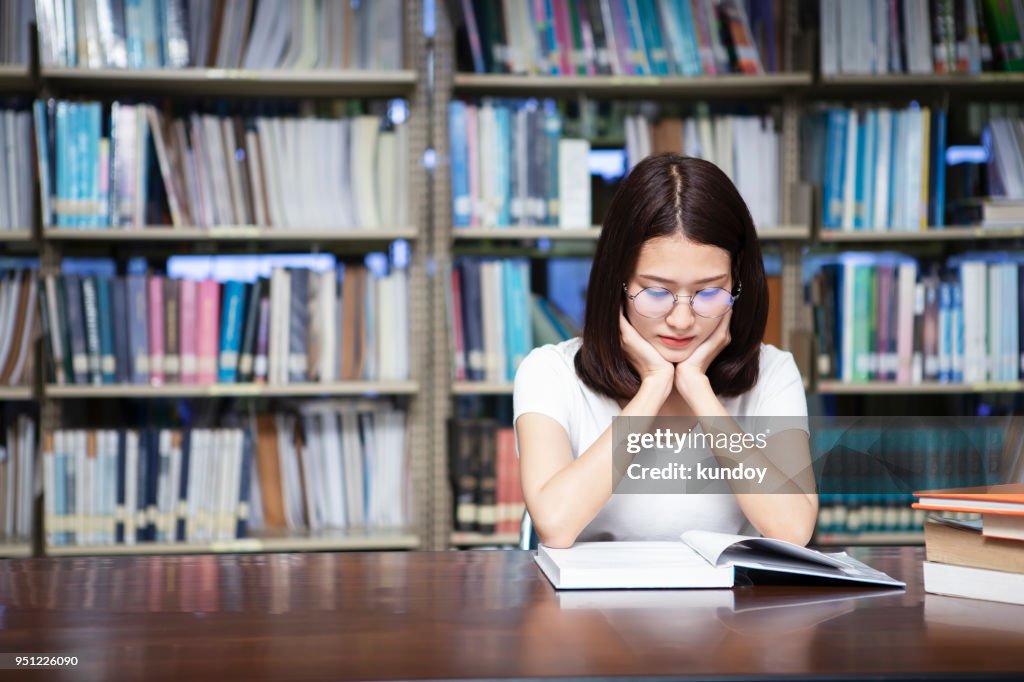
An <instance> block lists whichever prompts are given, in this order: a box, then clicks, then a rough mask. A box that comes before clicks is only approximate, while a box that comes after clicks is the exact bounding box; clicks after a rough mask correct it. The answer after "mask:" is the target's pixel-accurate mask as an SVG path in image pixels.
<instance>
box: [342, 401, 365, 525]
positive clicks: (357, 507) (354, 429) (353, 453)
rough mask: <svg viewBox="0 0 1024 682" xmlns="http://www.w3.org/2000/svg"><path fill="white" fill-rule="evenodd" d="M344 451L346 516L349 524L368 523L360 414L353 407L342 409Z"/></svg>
mask: <svg viewBox="0 0 1024 682" xmlns="http://www.w3.org/2000/svg"><path fill="white" fill-rule="evenodd" d="M341 438H342V453H343V456H344V464H345V473H344V477H345V517H346V520H347V521H348V526H349V527H353V526H362V525H363V524H365V523H366V514H365V500H364V495H363V491H364V490H365V485H366V479H365V477H364V470H363V445H362V442H361V440H360V437H359V416H358V415H357V414H356V411H355V409H354V408H352V407H347V408H344V409H342V410H341Z"/></svg>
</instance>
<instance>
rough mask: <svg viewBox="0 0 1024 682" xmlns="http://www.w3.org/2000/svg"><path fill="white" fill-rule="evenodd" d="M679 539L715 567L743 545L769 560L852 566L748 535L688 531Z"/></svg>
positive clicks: (787, 544)
mask: <svg viewBox="0 0 1024 682" xmlns="http://www.w3.org/2000/svg"><path fill="white" fill-rule="evenodd" d="M680 537H682V539H683V542H685V543H686V544H687V545H689V546H690V547H692V548H693V549H694V550H696V552H697V553H698V554H700V555H701V556H702V557H704V558H705V559H706V560H707V561H708V563H710V564H712V565H714V566H718V565H719V562H720V561H721V560H722V555H723V554H724V553H725V552H726V551H727V550H729V549H730V548H731V547H732V546H733V545H737V544H740V543H742V545H743V546H744V547H745V548H747V549H750V550H757V551H758V553H759V554H763V558H764V560H766V561H770V560H771V559H772V558H773V557H778V558H782V557H790V558H793V559H799V560H801V561H808V562H811V563H813V564H820V565H822V566H832V567H833V568H846V567H847V566H848V565H849V564H847V563H846V562H844V561H842V560H840V559H838V558H836V557H834V556H832V555H828V554H823V553H821V552H817V551H815V550H813V549H807V548H806V547H800V546H799V545H794V544H793V543H792V542H786V541H784V540H773V539H771V538H755V537H751V536H749V535H730V534H728V533H716V532H713V531H707V530H688V531H686V532H685V533H683V534H682V535H681V536H680ZM747 555H748V552H746V551H745V552H744V556H747Z"/></svg>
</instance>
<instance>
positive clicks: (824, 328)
mask: <svg viewBox="0 0 1024 682" xmlns="http://www.w3.org/2000/svg"><path fill="white" fill-rule="evenodd" d="M816 261H817V262H816V263H814V264H812V265H811V267H810V270H811V271H812V273H813V274H811V275H810V279H809V285H808V287H807V296H808V300H809V301H810V302H811V303H812V304H813V313H814V329H815V335H816V341H817V369H818V372H819V374H820V376H822V377H824V378H834V379H840V380H842V381H844V382H858V381H870V380H884V381H896V382H898V383H908V384H917V383H921V382H922V381H938V382H942V383H960V382H967V383H975V382H1015V381H1018V380H1020V379H1024V344H1022V341H1024V296H1021V295H1020V287H1021V283H1022V282H1024V254H1022V253H1020V252H990V253H974V252H968V253H965V254H961V255H958V256H955V257H953V258H951V259H950V260H949V262H948V263H947V267H946V269H945V272H940V271H938V270H935V269H933V270H932V271H931V272H922V266H921V265H920V264H919V263H918V262H917V261H916V260H914V259H913V258H911V257H909V256H904V255H901V254H893V253H882V254H870V253H859V252H848V253H844V254H840V255H836V256H822V257H820V258H818V259H816Z"/></svg>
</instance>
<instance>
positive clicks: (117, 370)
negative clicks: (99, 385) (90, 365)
mask: <svg viewBox="0 0 1024 682" xmlns="http://www.w3.org/2000/svg"><path fill="white" fill-rule="evenodd" d="M110 311H111V315H112V317H111V318H110V319H111V320H114V321H116V322H117V329H116V330H115V332H114V335H113V336H114V383H117V384H127V383H130V382H131V380H132V375H131V338H130V337H131V335H130V332H129V330H128V329H127V328H126V327H125V325H124V321H125V320H127V319H128V286H127V282H126V281H125V279H124V277H111V278H110Z"/></svg>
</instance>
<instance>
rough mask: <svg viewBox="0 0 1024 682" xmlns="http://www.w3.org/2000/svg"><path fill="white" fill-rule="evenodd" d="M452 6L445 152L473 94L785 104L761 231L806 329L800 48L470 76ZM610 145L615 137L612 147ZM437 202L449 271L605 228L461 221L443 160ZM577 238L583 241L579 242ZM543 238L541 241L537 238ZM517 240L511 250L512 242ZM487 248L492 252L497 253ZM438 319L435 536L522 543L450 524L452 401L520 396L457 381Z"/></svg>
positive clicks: (793, 324)
mask: <svg viewBox="0 0 1024 682" xmlns="http://www.w3.org/2000/svg"><path fill="white" fill-rule="evenodd" d="M447 9H448V8H447V6H444V4H443V3H439V5H438V20H437V31H438V33H437V38H436V45H437V55H436V58H435V63H436V65H437V75H436V78H435V83H436V87H437V95H436V97H435V102H436V104H435V111H436V112H438V113H437V114H436V115H435V120H436V121H439V123H436V124H435V127H434V133H435V138H434V140H435V147H436V148H437V149H438V150H439V151H440V153H441V154H444V152H445V151H446V150H448V149H449V137H448V132H449V131H448V128H447V125H446V119H447V115H446V112H447V111H448V104H449V103H450V102H451V101H452V100H453V99H456V98H462V97H469V98H476V97H494V98H507V97H522V98H538V99H539V98H552V99H558V100H565V101H570V102H571V101H576V102H585V101H588V100H591V99H593V100H603V99H616V100H618V99H621V100H626V101H641V100H657V101H664V100H677V101H681V102H687V101H693V100H698V99H701V100H712V101H715V102H718V101H725V102H730V101H744V102H746V101H750V100H759V101H764V102H769V103H771V105H772V106H773V107H775V109H776V110H777V112H778V114H777V118H776V121H777V124H778V126H779V130H780V134H781V143H780V145H779V156H780V185H781V191H780V196H779V217H780V218H781V220H780V224H779V225H776V226H773V227H767V228H761V229H759V236H760V237H761V239H762V240H763V241H764V242H766V243H771V245H772V246H771V248H772V249H773V251H774V252H776V253H778V254H779V255H780V257H781V261H782V279H783V290H784V291H785V292H787V295H786V297H785V300H784V302H783V305H782V306H781V308H782V310H781V313H782V317H783V320H784V321H783V329H784V330H789V329H796V328H799V327H800V326H801V322H802V320H803V316H804V314H805V311H804V310H803V305H802V302H801V301H800V293H799V292H800V287H799V283H800V277H801V275H800V249H801V248H802V246H803V245H804V244H806V243H808V242H809V241H811V237H812V225H811V223H810V221H809V218H810V215H809V206H808V207H802V206H799V205H797V202H798V201H799V200H800V199H799V197H800V193H799V192H798V191H795V190H796V189H797V185H798V165H797V164H798V158H799V147H798V144H797V137H798V122H799V112H800V96H801V95H802V94H803V93H805V92H806V91H807V90H808V89H810V88H811V87H813V85H814V76H813V74H812V72H811V70H810V68H809V65H807V66H808V68H803V67H804V65H803V64H801V65H800V66H798V67H794V61H796V60H795V59H794V55H795V51H793V50H788V49H785V50H784V52H783V57H782V61H781V63H780V67H782V68H784V69H785V70H784V71H782V72H780V73H767V74H764V75H759V76H746V75H733V74H730V75H724V76H718V77H708V76H700V77H664V76H594V75H591V76H575V75H572V76H566V75H562V76H542V75H509V74H480V73H462V72H457V71H456V66H455V46H454V36H453V33H452V24H451V22H450V20H449V18H448V17H447V16H446V14H447ZM796 21H797V17H796V14H795V5H789V3H787V11H786V13H785V18H784V19H783V22H784V25H783V26H781V27H780V34H782V35H783V38H782V39H783V44H784V45H787V44H788V43H787V41H790V40H792V39H793V37H794V36H795V33H796V30H797V25H796ZM594 143H595V144H600V145H601V146H612V147H616V146H622V145H623V141H622V140H619V141H616V140H601V141H600V142H598V141H595V142H594ZM606 143H607V144H606ZM435 182H436V184H435V187H436V189H435V196H436V200H435V202H434V225H435V230H434V242H433V248H434V252H435V254H437V260H438V263H439V266H440V268H439V269H440V270H441V271H442V272H445V271H446V268H449V267H450V266H451V265H452V264H453V263H454V262H455V256H456V255H457V254H459V255H474V256H476V255H480V256H486V255H488V254H489V253H490V254H491V255H494V256H498V257H501V256H517V257H527V258H543V257H545V256H548V255H552V253H554V252H555V251H557V252H558V255H563V252H564V254H565V255H568V254H570V253H571V255H574V256H575V255H580V254H582V255H587V253H589V252H592V251H590V249H589V247H590V244H591V243H593V242H595V241H596V240H597V239H598V237H599V236H600V226H599V225H594V226H591V227H589V228H581V229H560V228H557V227H555V228H551V227H497V228H481V227H462V226H460V227H454V224H453V214H452V206H451V173H450V166H449V165H448V164H444V163H442V164H440V165H439V166H438V169H437V171H436V181H435ZM546 240H550V241H551V242H552V243H560V244H561V245H562V246H565V249H561V248H559V249H554V250H553V251H550V252H549V251H548V250H546V249H544V250H536V249H534V250H532V251H531V249H530V247H529V246H528V245H526V244H525V242H538V243H540V242H543V241H546ZM517 241H518V242H524V244H523V245H521V246H520V247H518V248H517V247H511V245H510V244H507V243H508V242H517ZM577 244H578V245H579V247H578V248H577V247H576V245H577ZM538 245H539V244H538ZM509 247H511V248H509ZM489 249H493V251H490V252H489ZM447 284H448V283H447V282H438V286H437V287H436V288H435V291H434V305H435V309H437V310H442V311H443V310H445V309H446V308H445V306H446V305H447V302H446V292H445V291H444V287H445V286H447ZM436 317H437V319H438V322H439V324H436V325H435V333H434V345H435V352H434V355H433V359H434V372H433V377H434V385H435V387H436V388H435V390H434V393H435V396H436V400H437V411H436V415H435V420H434V424H435V437H434V439H433V447H434V449H435V455H434V457H433V462H434V466H435V467H436V471H435V474H434V475H433V476H432V478H433V480H434V481H435V482H436V487H435V489H434V491H435V495H436V498H435V502H434V504H433V513H434V516H435V523H434V529H435V530H434V537H435V538H441V539H443V540H445V541H447V543H448V545H449V546H452V547H468V546H475V545H477V544H481V543H482V544H486V545H495V544H496V545H501V546H514V545H515V544H517V542H518V534H511V535H508V534H506V535H503V534H500V533H499V534H495V535H483V536H481V535H480V534H479V533H460V532H453V531H452V527H453V526H452V520H451V519H452V510H451V505H452V500H451V491H450V486H449V484H448V464H447V462H448V460H447V458H448V454H447V453H448V443H447V439H446V437H445V434H446V428H445V427H446V423H447V419H448V418H449V417H450V416H453V414H454V403H455V402H456V401H457V400H458V399H462V398H480V399H484V400H494V399H504V400H508V398H509V397H510V396H511V395H512V383H511V382H504V381H498V382H495V381H452V376H453V375H452V358H451V357H449V355H450V353H449V351H448V348H449V347H450V340H449V338H448V336H449V332H448V328H447V321H446V320H447V315H437V316H436Z"/></svg>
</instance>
